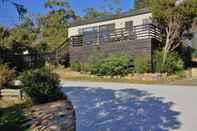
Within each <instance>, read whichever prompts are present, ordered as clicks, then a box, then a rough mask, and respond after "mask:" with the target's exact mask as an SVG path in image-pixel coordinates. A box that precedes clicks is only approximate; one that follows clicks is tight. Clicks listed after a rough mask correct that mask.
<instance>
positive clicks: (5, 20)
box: [0, 0, 133, 27]
mask: <svg viewBox="0 0 197 131" xmlns="http://www.w3.org/2000/svg"><path fill="white" fill-rule="evenodd" d="M13 1H14V2H18V3H20V4H23V5H24V6H25V8H26V9H27V10H28V16H30V17H32V16H33V15H34V14H41V15H46V14H47V11H48V10H47V9H45V8H44V2H46V0H13ZM68 1H69V4H70V6H71V8H72V9H73V10H74V11H75V12H76V14H77V15H80V16H83V15H84V10H85V9H86V8H90V7H93V8H95V9H97V10H101V9H103V7H107V5H108V3H106V2H104V1H105V0H68ZM132 6H133V0H120V8H121V9H122V11H127V10H129V9H130V8H131V7H132ZM18 22H19V17H18V14H17V12H16V9H15V7H14V6H13V5H12V4H10V3H3V4H2V3H0V26H7V27H11V26H14V25H16V24H17V23H18Z"/></svg>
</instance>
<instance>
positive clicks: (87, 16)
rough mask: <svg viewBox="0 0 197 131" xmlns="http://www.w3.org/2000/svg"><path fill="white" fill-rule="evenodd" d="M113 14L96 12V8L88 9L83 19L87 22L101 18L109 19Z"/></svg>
mask: <svg viewBox="0 0 197 131" xmlns="http://www.w3.org/2000/svg"><path fill="white" fill-rule="evenodd" d="M111 15H112V13H110V12H105V11H104V12H100V11H97V10H95V9H94V8H87V9H86V10H85V15H84V17H83V19H85V20H87V19H93V18H101V17H107V16H111Z"/></svg>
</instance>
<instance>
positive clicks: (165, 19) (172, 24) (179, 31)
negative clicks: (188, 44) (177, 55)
mask: <svg viewBox="0 0 197 131" xmlns="http://www.w3.org/2000/svg"><path fill="white" fill-rule="evenodd" d="M149 5H150V9H151V11H152V14H153V19H155V20H156V21H157V22H158V23H159V24H160V26H161V27H163V28H164V30H165V46H164V54H163V63H165V61H166V57H167V55H168V53H169V52H173V51H174V50H176V49H177V48H178V47H179V46H180V45H181V44H182V40H183V37H182V36H183V34H184V32H185V31H188V30H189V29H190V28H191V26H192V23H193V21H194V20H195V19H196V17H197V8H196V0H182V1H177V0H150V3H149Z"/></svg>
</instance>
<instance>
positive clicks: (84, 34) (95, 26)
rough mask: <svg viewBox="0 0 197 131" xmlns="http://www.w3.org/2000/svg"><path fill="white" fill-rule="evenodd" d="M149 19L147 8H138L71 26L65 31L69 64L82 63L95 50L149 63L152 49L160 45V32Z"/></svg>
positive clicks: (149, 14)
mask: <svg viewBox="0 0 197 131" xmlns="http://www.w3.org/2000/svg"><path fill="white" fill-rule="evenodd" d="M151 16H152V14H151V12H150V11H149V10H148V9H140V10H134V11H130V12H127V13H122V14H119V15H113V16H111V17H108V18H99V19H93V20H86V21H81V22H77V23H73V24H72V25H71V26H70V28H69V29H68V37H69V40H70V42H69V43H70V61H71V63H72V62H76V61H78V62H85V61H86V60H87V59H88V57H89V56H91V54H92V52H93V51H95V50H97V51H100V52H102V53H105V54H109V55H110V54H113V53H128V54H129V55H134V56H136V55H145V56H147V57H148V58H150V60H151V58H152V53H153V50H154V49H155V48H156V46H157V45H158V43H160V42H161V38H160V29H159V28H158V27H157V26H156V25H154V24H153V22H152V21H151Z"/></svg>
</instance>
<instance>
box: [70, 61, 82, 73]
mask: <svg viewBox="0 0 197 131" xmlns="http://www.w3.org/2000/svg"><path fill="white" fill-rule="evenodd" d="M70 68H71V69H72V70H74V71H78V72H80V71H81V70H82V65H81V63H80V62H79V61H76V62H73V63H71V65H70Z"/></svg>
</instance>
